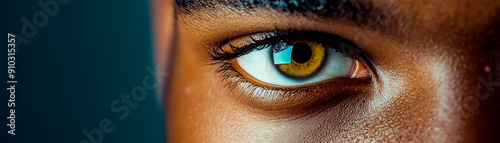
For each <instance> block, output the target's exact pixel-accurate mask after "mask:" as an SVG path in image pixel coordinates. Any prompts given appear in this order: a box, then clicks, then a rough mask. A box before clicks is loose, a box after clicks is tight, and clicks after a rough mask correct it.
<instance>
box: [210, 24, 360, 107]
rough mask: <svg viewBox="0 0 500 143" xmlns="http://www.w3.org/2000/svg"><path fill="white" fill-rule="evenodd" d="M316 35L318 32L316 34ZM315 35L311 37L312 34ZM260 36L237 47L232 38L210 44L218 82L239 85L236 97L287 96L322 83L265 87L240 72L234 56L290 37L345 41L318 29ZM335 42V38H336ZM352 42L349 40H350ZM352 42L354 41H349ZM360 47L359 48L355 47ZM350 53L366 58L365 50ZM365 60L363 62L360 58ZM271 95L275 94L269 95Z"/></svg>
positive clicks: (211, 57) (300, 92)
mask: <svg viewBox="0 0 500 143" xmlns="http://www.w3.org/2000/svg"><path fill="white" fill-rule="evenodd" d="M318 35H319V36H318ZM311 37H314V38H311ZM258 38H259V39H255V38H251V41H250V42H247V43H244V44H243V45H242V46H240V47H236V46H234V45H232V44H231V43H229V42H230V41H231V40H232V39H228V40H226V41H224V42H222V43H220V44H219V45H217V46H216V47H213V48H210V49H212V51H207V52H208V53H209V56H210V59H211V61H212V63H211V64H212V65H220V67H219V68H218V69H217V72H216V73H217V74H216V76H217V75H219V76H220V77H221V78H220V82H224V81H225V83H226V84H225V87H226V88H228V89H229V91H230V92H233V91H235V88H237V87H239V88H240V89H241V90H240V93H239V96H238V97H241V96H242V95H248V97H250V98H256V97H258V96H264V97H263V98H264V99H269V98H275V99H276V98H286V97H289V95H294V96H301V95H307V93H308V92H309V91H312V90H315V89H316V88H318V87H320V86H321V83H320V84H315V85H309V86H301V87H264V86H258V85H255V84H253V83H252V82H250V81H248V80H247V79H246V78H244V77H243V75H242V74H241V73H239V72H238V71H237V70H236V69H235V67H233V65H232V63H230V61H231V60H233V59H236V58H238V57H240V56H242V55H245V54H248V53H250V52H252V51H253V50H262V49H264V48H266V47H269V46H272V45H273V44H275V43H279V42H287V41H289V40H295V39H302V40H303V39H306V40H313V39H315V41H321V42H323V43H327V44H326V45H332V44H330V43H334V42H326V41H328V40H331V39H339V40H340V41H342V42H348V41H347V40H345V39H344V38H342V37H338V36H334V35H331V34H326V33H321V32H311V31H272V32H265V33H263V35H262V36H260V37H258ZM337 42H338V41H337ZM225 44H228V45H229V46H230V50H227V49H224V47H223V45H225ZM349 44H351V43H349ZM351 45H354V44H351ZM331 48H333V49H335V50H340V49H338V48H335V47H331ZM358 50H359V49H358ZM347 51H349V53H344V54H346V55H345V56H348V57H350V58H353V59H356V60H361V61H369V60H367V59H368V58H367V56H366V55H365V54H364V52H361V53H351V51H350V50H347ZM363 63H364V62H363ZM269 96H274V97H269Z"/></svg>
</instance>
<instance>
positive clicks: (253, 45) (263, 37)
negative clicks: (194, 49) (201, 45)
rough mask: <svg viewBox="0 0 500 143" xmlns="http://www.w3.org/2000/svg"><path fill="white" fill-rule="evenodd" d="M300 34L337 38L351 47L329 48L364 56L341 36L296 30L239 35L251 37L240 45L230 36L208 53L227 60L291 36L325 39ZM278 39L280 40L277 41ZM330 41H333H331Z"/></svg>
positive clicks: (216, 58) (212, 56)
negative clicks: (226, 47)
mask: <svg viewBox="0 0 500 143" xmlns="http://www.w3.org/2000/svg"><path fill="white" fill-rule="evenodd" d="M301 34H304V35H316V36H317V37H321V38H324V37H327V38H334V39H335V40H339V41H335V42H339V44H341V43H345V44H347V45H351V47H352V48H347V49H340V48H335V47H330V48H332V49H335V50H341V51H342V52H343V53H346V54H347V51H358V52H355V54H358V55H361V56H365V53H364V52H363V50H362V49H360V48H357V46H352V45H355V44H353V43H351V42H350V41H348V40H346V39H345V38H343V37H340V36H337V35H332V34H328V33H323V32H316V31H296V30H276V31H269V32H261V33H257V36H255V35H253V34H247V35H243V36H239V37H237V38H241V37H245V36H248V37H249V38H250V39H251V42H248V41H247V42H245V43H244V44H241V45H240V46H234V45H233V44H232V43H231V41H232V40H233V39H237V38H231V39H228V40H226V41H224V42H222V43H221V44H220V45H218V46H216V47H212V48H213V52H212V53H209V54H211V55H210V56H211V58H212V60H215V61H227V60H231V59H234V58H237V57H239V56H242V55H245V54H247V53H248V52H251V51H253V50H261V49H263V48H265V47H267V46H271V45H272V44H273V43H279V42H285V41H288V40H293V38H296V39H301V38H306V39H310V40H317V41H321V40H325V39H312V38H311V37H307V36H304V35H301ZM318 35H319V36H318ZM278 40H280V41H278ZM329 40H332V39H329ZM325 41H326V40H325ZM325 41H321V42H325ZM326 42H331V41H326ZM331 43H333V42H331ZM331 43H327V44H331ZM224 45H228V46H229V47H230V48H231V50H232V51H233V52H228V51H227V50H226V49H224ZM212 54H213V55H212ZM346 56H349V57H351V58H354V59H357V60H360V59H359V58H358V57H354V56H353V55H350V54H349V55H346ZM361 58H363V60H365V59H366V57H361Z"/></svg>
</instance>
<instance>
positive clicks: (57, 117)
mask: <svg viewBox="0 0 500 143" xmlns="http://www.w3.org/2000/svg"><path fill="white" fill-rule="evenodd" d="M55 5H56V6H55ZM1 6H2V10H3V12H2V17H1V19H2V20H1V24H0V25H2V26H1V33H0V34H2V35H4V36H5V37H7V34H8V33H12V34H15V35H16V43H17V44H18V45H17V47H16V52H17V53H16V60H15V62H16V65H15V71H16V73H15V75H16V77H15V79H16V80H17V83H16V94H15V95H16V96H15V108H13V109H15V134H16V135H15V136H13V135H11V134H8V133H7V131H8V130H10V127H9V126H6V124H8V123H9V120H8V119H6V117H8V116H9V115H10V113H9V110H10V109H11V108H9V107H8V106H7V103H8V100H9V99H10V97H9V93H8V92H9V91H8V90H2V95H3V96H2V98H1V99H2V100H0V104H2V108H0V109H1V110H0V113H1V118H2V120H1V121H0V122H1V123H2V124H3V125H2V127H1V129H2V130H1V132H2V133H1V135H0V136H1V141H0V142H3V143H10V142H35V141H36V142H51V143H52V142H57V143H59V142H61V143H66V142H80V143H85V142H143V143H146V142H147V143H154V142H165V138H164V135H165V132H164V120H163V118H164V117H163V111H162V105H161V103H162V102H161V98H159V97H157V90H159V88H161V87H154V86H152V85H154V84H155V83H158V82H161V81H162V80H161V79H160V78H161V77H162V76H164V75H166V74H160V75H162V76H158V74H156V76H155V71H156V70H155V68H156V67H155V64H154V61H153V57H154V56H153V55H154V52H153V50H152V49H153V48H152V47H153V44H152V43H153V42H152V41H153V40H152V35H153V34H152V32H151V31H152V30H151V27H152V24H151V23H152V22H151V17H152V16H151V15H150V12H151V9H150V4H149V2H148V1H147V0H108V1H100V0H86V1H77V0H39V1H31V0H18V1H12V0H11V1H2V4H1ZM23 19H24V20H23ZM34 29H36V30H34ZM4 40H5V41H4V42H2V43H3V44H4V47H5V48H7V38H6V39H4ZM2 56H4V58H3V59H4V62H3V63H4V65H3V66H4V70H3V72H4V75H5V76H4V82H3V83H4V84H3V86H4V89H5V88H7V87H8V86H9V85H10V84H7V83H6V81H7V80H9V79H8V74H7V68H6V67H7V50H5V51H4V53H2ZM155 77H156V78H155ZM158 77H160V78H158ZM133 95H135V96H133ZM102 126H103V127H105V128H104V130H103V129H102Z"/></svg>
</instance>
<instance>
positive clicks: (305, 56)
mask: <svg viewBox="0 0 500 143" xmlns="http://www.w3.org/2000/svg"><path fill="white" fill-rule="evenodd" d="M311 56H312V50H311V47H309V45H307V44H305V43H297V44H295V45H293V50H292V59H293V61H295V62H297V63H305V62H307V61H309V59H311Z"/></svg>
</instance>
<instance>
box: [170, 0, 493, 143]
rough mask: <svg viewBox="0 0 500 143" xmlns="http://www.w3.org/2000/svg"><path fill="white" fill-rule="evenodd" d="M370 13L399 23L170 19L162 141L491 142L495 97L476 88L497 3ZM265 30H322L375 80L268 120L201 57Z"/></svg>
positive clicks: (411, 3) (388, 0)
mask: <svg viewBox="0 0 500 143" xmlns="http://www.w3.org/2000/svg"><path fill="white" fill-rule="evenodd" d="M373 4H374V5H375V6H379V7H383V6H388V7H394V8H397V9H398V10H397V11H398V13H395V14H394V15H395V16H397V17H393V18H394V19H400V20H401V22H400V23H398V24H397V25H391V27H390V28H389V29H388V30H385V31H383V32H382V31H380V29H377V28H373V27H369V26H360V25H357V24H356V23H353V22H350V21H347V20H343V19H340V20H326V21H320V20H312V19H310V18H305V17H302V16H297V15H295V16H290V15H283V14H279V13H276V12H275V11H271V10H262V11H261V12H252V13H236V12H234V11H224V10H220V11H217V12H214V13H215V16H214V14H213V13H212V14H204V13H200V14H198V15H196V17H194V16H182V15H180V16H179V17H178V19H179V20H178V21H177V25H178V30H179V33H178V34H179V35H178V43H177V44H178V48H177V49H176V50H175V54H174V55H175V57H174V62H173V64H174V65H173V66H172V67H174V68H172V70H171V72H172V74H171V75H172V76H171V79H170V80H171V81H170V87H169V88H168V89H167V90H166V91H168V93H167V98H166V102H167V115H166V118H167V119H166V123H167V132H168V134H167V136H168V138H169V141H172V142H200V141H208V142H305V141H307V142H328V141H335V142H346V141H363V140H367V141H377V142H405V141H414V142H484V141H491V142H499V141H500V136H498V133H499V132H500V122H499V121H500V111H499V101H500V100H498V99H499V97H498V93H499V92H498V91H497V92H491V94H490V96H487V97H485V96H481V95H478V92H477V89H481V90H479V91H480V92H479V93H487V92H488V90H487V89H485V87H483V86H482V84H481V81H480V79H481V77H484V79H486V80H488V78H487V77H488V76H490V75H492V72H491V71H490V72H486V71H485V67H486V66H489V67H492V66H493V65H492V64H493V62H491V61H493V60H494V57H493V54H492V51H494V50H497V49H498V46H499V45H498V43H497V40H498V39H494V38H497V37H498V36H496V35H497V34H498V32H499V29H498V25H499V24H500V22H499V21H500V20H499V19H500V18H499V17H500V15H499V14H500V13H499V11H500V1H493V0H491V1H489V0H474V1H472V0H465V1H464V0H461V1H459V0H457V1H455V0H442V1H431V0H428V1H419V0H399V1H393V0H381V1H373ZM388 12H391V11H390V10H389V11H388ZM394 12H395V11H394ZM197 19H203V20H197ZM277 21H279V22H277ZM275 28H280V29H299V30H315V31H322V32H325V33H331V34H335V35H339V36H341V37H344V38H346V39H348V40H350V41H353V42H355V43H358V44H359V45H360V46H361V47H363V49H364V50H365V52H366V53H367V54H369V55H370V56H371V59H372V60H373V61H372V62H373V64H374V70H373V71H372V72H375V74H376V78H377V79H376V80H375V82H374V83H373V84H371V85H370V87H366V88H369V89H370V90H367V91H369V92H367V93H363V94H360V95H356V96H355V97H350V98H348V99H346V100H343V101H342V102H340V103H337V104H334V105H332V106H330V107H328V108H327V109H324V110H321V111H318V112H315V113H314V114H310V115H308V116H306V117H301V118H293V119H276V118H275V117H273V116H274V115H273V114H271V115H268V114H265V115H264V114H261V113H260V112H261V111H260V110H258V109H253V108H252V107H248V106H247V105H242V103H241V102H238V101H237V100H235V98H233V96H230V95H228V92H227V89H225V87H224V84H221V83H220V80H219V77H217V76H215V75H216V70H217V66H214V65H207V64H208V63H209V62H208V61H207V59H206V56H207V53H206V51H205V49H204V48H205V47H206V46H207V45H210V44H211V43H214V42H219V41H223V40H225V39H228V38H230V37H236V36H241V35H245V34H248V33H252V32H263V31H270V30H274V29H275ZM491 43H493V44H491ZM497 51H498V50H497ZM492 68H493V70H494V71H493V72H498V71H495V70H498V69H495V68H494V67H492ZM496 89H497V90H498V88H496ZM229 94H231V93H229ZM476 105H477V106H476ZM277 115H278V114H276V116H277Z"/></svg>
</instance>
